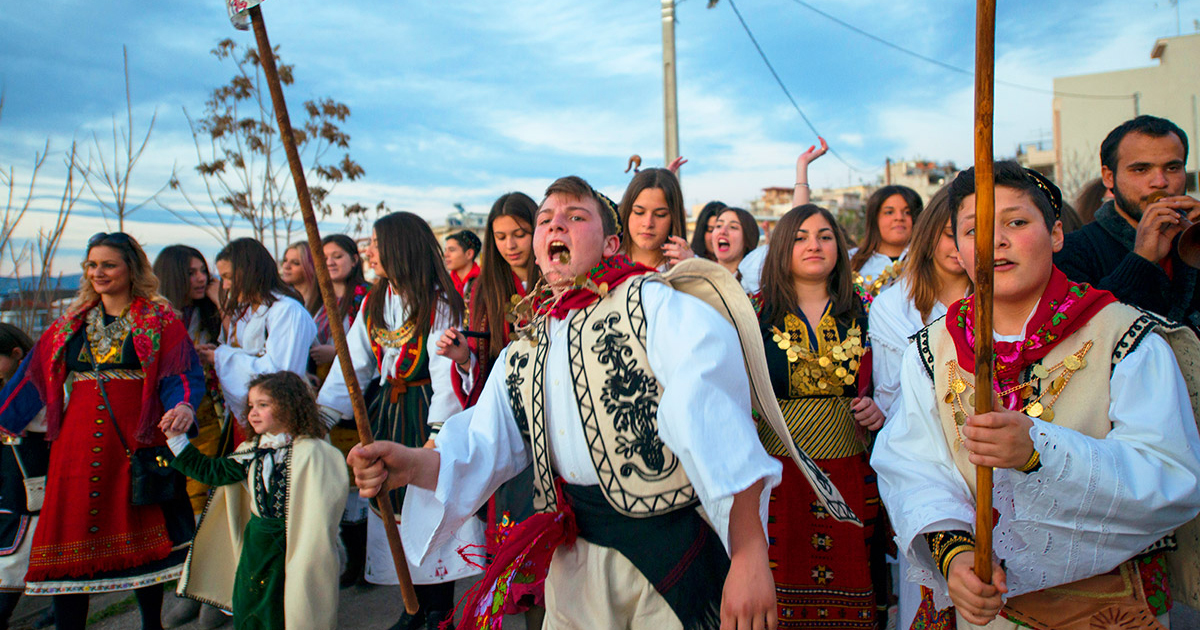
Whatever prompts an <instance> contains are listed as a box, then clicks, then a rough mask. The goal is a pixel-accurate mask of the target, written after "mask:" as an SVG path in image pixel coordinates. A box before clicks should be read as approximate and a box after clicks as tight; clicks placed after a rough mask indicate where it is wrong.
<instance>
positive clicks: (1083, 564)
mask: <svg viewBox="0 0 1200 630" xmlns="http://www.w3.org/2000/svg"><path fill="white" fill-rule="evenodd" d="M1110 383H1111V386H1110V390H1111V392H1112V399H1111V401H1110V402H1109V407H1108V416H1109V417H1108V419H1109V420H1110V421H1111V422H1112V430H1111V431H1110V432H1109V433H1108V435H1107V436H1105V437H1104V438H1103V439H1096V438H1091V437H1088V436H1085V435H1083V434H1082V433H1078V432H1076V431H1072V430H1071V429H1067V428H1063V427H1060V426H1057V425H1055V424H1052V423H1049V422H1043V421H1041V420H1037V419H1035V420H1034V421H1033V422H1034V426H1033V428H1032V429H1030V436H1031V437H1032V438H1033V443H1034V447H1035V448H1037V450H1038V453H1039V454H1040V455H1041V461H1042V465H1041V468H1040V469H1039V470H1037V471H1036V472H1033V473H1030V474H1028V475H1025V474H1021V473H1017V472H1014V471H1003V472H1004V473H1006V476H1007V477H1009V478H1011V480H1012V488H1013V504H1014V517H1013V523H1012V530H1013V533H1014V535H1015V538H1017V539H1020V540H1023V541H1024V542H1025V543H1026V544H1027V545H1029V546H1031V547H1038V546H1041V545H1045V548H1046V553H1047V554H1048V557H1049V558H1051V560H1050V561H1048V562H1042V563H1038V564H1039V565H1041V566H1037V567H1036V568H1037V571H1038V572H1037V574H1036V576H1035V575H1029V576H1028V577H1027V576H1025V575H1021V576H1020V577H1021V578H1023V579H1020V580H1019V581H1018V585H1019V586H1026V582H1029V581H1032V580H1034V579H1036V580H1037V582H1038V583H1041V582H1045V583H1046V586H1047V587H1048V586H1054V585H1057V584H1065V583H1069V582H1073V581H1075V580H1079V579H1082V578H1084V577H1090V576H1092V575H1095V574H1097V573H1102V572H1105V571H1109V570H1111V569H1112V568H1113V567H1115V566H1117V565H1118V564H1120V563H1122V562H1124V561H1125V560H1128V559H1129V558H1130V557H1132V556H1134V555H1136V554H1137V553H1138V552H1140V551H1142V550H1143V549H1145V548H1146V547H1148V546H1150V545H1151V544H1152V543H1154V542H1156V541H1157V540H1158V539H1160V538H1162V537H1163V536H1165V535H1167V534H1169V533H1171V532H1172V531H1173V530H1174V529H1175V528H1176V527H1178V526H1180V525H1182V524H1184V523H1186V522H1188V521H1190V520H1191V519H1193V518H1195V517H1196V514H1197V513H1198V512H1200V462H1198V461H1197V454H1198V453H1200V437H1197V431H1196V420H1195V417H1194V415H1193V413H1192V406H1191V401H1190V400H1189V399H1188V391H1187V385H1186V384H1185V383H1184V380H1183V375H1182V374H1181V373H1180V371H1179V365H1178V363H1177V362H1176V360H1175V354H1174V353H1173V352H1172V351H1171V348H1170V346H1168V345H1167V342H1166V341H1165V340H1164V339H1163V338H1162V337H1160V336H1158V335H1157V334H1152V335H1147V336H1146V337H1145V338H1144V339H1143V340H1142V342H1141V344H1140V345H1139V346H1138V347H1137V348H1136V349H1135V350H1134V351H1133V352H1131V353H1129V354H1128V355H1126V357H1125V358H1124V359H1123V360H1122V361H1121V362H1120V363H1118V364H1117V365H1116V367H1114V368H1113V372H1112V377H1111V379H1110ZM1150 392H1152V394H1151V395H1148V393H1150ZM1032 559H1033V558H1032V557H1031V558H1030V561H1032ZM1028 564H1029V563H1028V562H1023V563H1020V565H1018V566H1019V568H1021V569H1024V568H1025V566H1026V565H1028ZM1033 586H1036V584H1030V585H1029V587H1030V588H1032V587H1033ZM1042 588H1045V587H1042Z"/></svg>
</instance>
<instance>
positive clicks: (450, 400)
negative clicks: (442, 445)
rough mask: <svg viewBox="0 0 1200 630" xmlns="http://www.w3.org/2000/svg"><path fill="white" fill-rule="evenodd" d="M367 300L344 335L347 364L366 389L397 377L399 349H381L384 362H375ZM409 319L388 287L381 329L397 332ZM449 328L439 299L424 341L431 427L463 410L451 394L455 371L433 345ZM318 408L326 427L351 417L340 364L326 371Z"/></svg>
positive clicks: (335, 362) (445, 309)
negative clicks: (430, 388) (374, 383)
mask: <svg viewBox="0 0 1200 630" xmlns="http://www.w3.org/2000/svg"><path fill="white" fill-rule="evenodd" d="M366 308H367V300H363V303H362V305H361V306H360V307H359V310H358V317H355V318H354V324H353V325H351V326H350V330H349V331H348V332H347V333H346V344H347V345H348V346H349V350H350V363H351V364H353V365H354V375H355V377H356V378H357V379H358V386H359V387H360V388H363V389H366V387H367V384H368V383H370V382H371V380H372V379H378V380H379V382H380V383H381V384H382V383H384V382H386V381H387V379H388V378H390V377H394V376H395V375H396V363H397V361H399V360H400V351H401V349H400V348H389V347H386V346H385V347H384V349H383V360H382V361H381V362H377V361H376V359H375V353H374V352H373V351H372V350H371V333H370V331H369V330H367V316H366ZM407 320H408V306H407V305H406V304H404V300H403V299H401V298H400V296H398V295H396V294H395V293H394V292H393V291H392V290H391V288H390V287H389V288H388V293H387V302H386V303H385V304H384V309H383V326H384V327H386V328H387V329H388V330H396V329H397V328H399V327H400V326H402V325H403V324H404V322H405V321H407ZM450 325H451V321H450V309H449V307H448V306H447V304H446V303H445V302H444V301H441V300H439V301H438V306H437V309H436V311H435V314H434V318H433V327H432V328H431V329H430V331H429V337H428V341H427V342H426V346H425V349H426V352H427V353H428V355H429V364H428V365H429V378H430V380H431V381H432V387H433V394H432V396H431V398H430V400H429V417H428V419H427V422H428V423H429V424H431V425H440V424H441V423H443V422H445V421H446V418H449V417H450V416H452V415H454V414H456V413H458V412H460V411H462V404H461V403H459V402H458V396H457V395H455V393H454V385H453V383H452V381H451V380H450V371H451V370H453V369H454V361H451V360H450V359H448V358H446V357H444V356H442V355H440V354H438V353H437V347H436V346H435V344H436V343H437V340H438V339H441V337H442V333H444V332H445V331H446V329H447V328H449V327H450ZM317 405H318V406H319V407H321V409H322V414H321V416H322V419H324V420H325V422H326V423H327V424H330V426H332V424H331V423H336V422H337V420H338V418H349V417H352V416H353V415H354V409H353V407H352V405H351V402H350V392H349V390H348V389H346V379H345V377H344V376H343V375H342V368H341V361H340V359H338V358H336V357H335V358H334V359H333V365H332V366H331V367H330V368H329V376H327V377H326V378H325V383H324V385H322V386H321V391H320V393H318V394H317Z"/></svg>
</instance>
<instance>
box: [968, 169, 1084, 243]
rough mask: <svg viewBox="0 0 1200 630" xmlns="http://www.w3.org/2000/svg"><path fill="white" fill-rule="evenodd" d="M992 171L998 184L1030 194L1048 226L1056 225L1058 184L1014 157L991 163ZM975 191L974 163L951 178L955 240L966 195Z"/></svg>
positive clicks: (1060, 203)
mask: <svg viewBox="0 0 1200 630" xmlns="http://www.w3.org/2000/svg"><path fill="white" fill-rule="evenodd" d="M992 173H993V175H994V180H995V183H996V187H997V188H999V187H1000V186H1004V187H1005V188H1012V189H1014V190H1019V191H1021V192H1023V193H1025V194H1026V195H1029V198H1030V199H1031V200H1033V205H1035V206H1037V209H1038V210H1039V211H1040V212H1041V214H1042V220H1043V221H1044V222H1045V223H1046V229H1047V230H1053V229H1054V224H1055V223H1056V222H1057V221H1058V213H1059V208H1061V207H1062V193H1061V192H1058V187H1057V186H1055V185H1054V184H1052V183H1050V180H1048V179H1046V178H1045V176H1042V175H1041V174H1040V173H1038V174H1035V173H1034V172H1033V171H1030V170H1028V169H1026V168H1024V167H1023V166H1021V165H1020V164H1017V163H1016V162H1014V161H1012V160H1004V161H1000V162H996V163H995V164H994V165H993V166H992ZM974 194H975V167H974V166H972V167H971V168H969V169H967V170H965V171H963V172H961V173H959V174H958V176H957V177H955V178H954V181H953V182H950V208H951V211H950V229H951V231H953V232H954V239H955V241H957V240H958V213H959V211H960V210H962V203H963V199H966V198H967V197H970V196H971V195H974ZM1056 195H1057V199H1056V198H1055V196H1056ZM1056 206H1057V207H1056Z"/></svg>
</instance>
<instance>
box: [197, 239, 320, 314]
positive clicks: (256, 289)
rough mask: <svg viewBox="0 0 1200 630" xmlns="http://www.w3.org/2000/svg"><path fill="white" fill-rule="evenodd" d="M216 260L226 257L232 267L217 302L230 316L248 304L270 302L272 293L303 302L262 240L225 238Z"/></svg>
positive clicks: (267, 304)
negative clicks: (224, 291) (224, 292)
mask: <svg viewBox="0 0 1200 630" xmlns="http://www.w3.org/2000/svg"><path fill="white" fill-rule="evenodd" d="M216 260H217V262H221V261H227V262H228V263H229V266H230V267H232V268H233V278H230V289H229V294H228V295H225V296H223V298H222V302H223V304H222V305H221V310H222V311H223V312H224V313H225V314H226V315H229V317H230V319H232V320H238V319H241V317H242V315H244V314H245V313H246V310H247V309H249V308H250V307H251V306H252V305H258V304H263V305H266V306H270V305H272V304H274V303H275V299H276V298H275V294H276V293H282V294H284V295H286V296H288V297H292V298H295V299H296V301H298V302H300V303H301V304H303V303H304V298H302V297H300V294H299V293H297V292H296V290H295V289H293V288H292V287H291V286H290V285H288V284H287V283H286V282H284V281H283V278H280V277H279V267H278V266H277V265H276V264H275V257H274V256H272V255H271V252H269V251H267V248H266V247H264V246H263V244H262V243H260V242H258V241H256V240H254V239H252V238H238V239H234V240H232V241H229V244H228V245H226V246H225V247H224V248H222V249H221V251H220V252H218V253H217V259H216Z"/></svg>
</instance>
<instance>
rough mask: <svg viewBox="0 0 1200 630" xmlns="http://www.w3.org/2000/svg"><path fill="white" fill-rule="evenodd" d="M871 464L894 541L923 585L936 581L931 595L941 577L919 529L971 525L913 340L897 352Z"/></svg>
mask: <svg viewBox="0 0 1200 630" xmlns="http://www.w3.org/2000/svg"><path fill="white" fill-rule="evenodd" d="M871 467H872V468H874V469H875V473H876V475H877V477H878V482H879V495H880V497H881V498H882V499H883V503H884V506H885V507H886V508H887V512H888V518H889V519H891V522H892V527H893V528H894V529H895V530H896V545H897V547H898V548H899V550H900V552H901V553H903V554H905V556H906V557H907V558H908V561H909V563H910V564H911V565H912V566H913V567H915V568H916V569H917V570H918V572H920V573H923V574H924V575H926V576H927V577H928V578H929V579H931V580H934V581H935V583H932V584H931V583H926V586H931V587H935V586H939V587H940V589H939V588H935V589H934V590H935V595H937V594H938V593H937V591H939V590H940V591H941V594H943V595H944V593H945V589H946V586H945V580H944V579H942V576H941V573H940V572H938V570H937V567H936V566H935V565H934V562H933V556H932V555H931V554H930V553H929V546H928V545H927V544H926V542H925V537H924V536H922V534H925V533H929V532H936V531H947V530H964V531H969V532H973V531H975V501H974V499H973V498H972V496H971V490H970V489H969V488H968V487H967V484H966V482H965V481H963V478H962V475H961V474H960V473H959V472H958V468H957V467H956V466H955V465H954V459H953V457H952V456H951V454H950V447H949V446H948V445H947V444H946V437H945V434H944V433H943V431H942V425H941V421H940V419H939V418H938V410H937V397H936V396H935V394H934V391H933V381H932V379H930V378H929V375H928V374H926V373H925V368H924V367H922V366H921V359H920V357H919V356H918V354H917V349H916V346H910V347H909V348H907V349H906V350H905V351H904V354H903V356H902V358H901V362H900V401H899V404H898V405H897V410H896V413H895V414H894V415H893V416H891V417H890V418H889V420H888V422H887V423H886V424H884V426H883V429H881V430H880V431H879V434H878V436H877V437H876V439H875V449H874V451H873V452H872V455H871ZM935 599H936V598H935ZM943 601H948V600H943Z"/></svg>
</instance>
